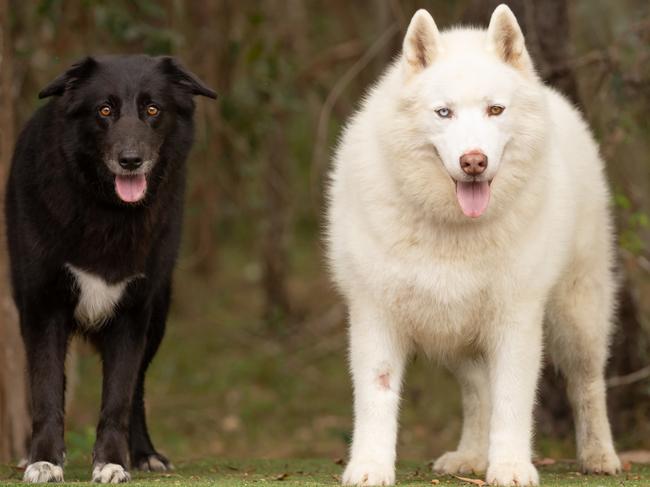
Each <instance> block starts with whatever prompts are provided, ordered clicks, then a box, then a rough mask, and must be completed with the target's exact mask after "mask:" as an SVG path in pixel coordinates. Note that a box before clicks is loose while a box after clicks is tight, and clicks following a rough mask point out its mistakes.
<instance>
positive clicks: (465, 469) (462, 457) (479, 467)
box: [433, 451, 487, 475]
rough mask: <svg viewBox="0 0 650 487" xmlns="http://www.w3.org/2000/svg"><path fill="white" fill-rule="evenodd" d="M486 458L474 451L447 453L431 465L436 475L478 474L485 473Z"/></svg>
mask: <svg viewBox="0 0 650 487" xmlns="http://www.w3.org/2000/svg"><path fill="white" fill-rule="evenodd" d="M486 468H487V458H486V456H485V455H482V454H481V453H479V452H475V451H448V452H447V453H445V454H444V455H442V456H441V457H439V458H438V459H437V460H436V462H435V463H434V464H433V470H434V471H435V472H438V473H446V474H452V475H453V474H456V473H479V472H485V469H486Z"/></svg>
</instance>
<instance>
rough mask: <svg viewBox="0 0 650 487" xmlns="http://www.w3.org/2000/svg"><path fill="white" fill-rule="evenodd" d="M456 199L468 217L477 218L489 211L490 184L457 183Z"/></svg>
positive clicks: (476, 182)
mask: <svg viewBox="0 0 650 487" xmlns="http://www.w3.org/2000/svg"><path fill="white" fill-rule="evenodd" d="M456 197H457V198H458V203H460V208H461V209H462V210H463V213H465V215H466V216H469V217H470V218H477V217H479V216H481V215H482V214H483V213H484V212H485V210H487V207H488V203H489V202H490V183H488V182H487V181H480V182H479V181H475V182H469V183H466V182H461V181H459V182H458V183H456Z"/></svg>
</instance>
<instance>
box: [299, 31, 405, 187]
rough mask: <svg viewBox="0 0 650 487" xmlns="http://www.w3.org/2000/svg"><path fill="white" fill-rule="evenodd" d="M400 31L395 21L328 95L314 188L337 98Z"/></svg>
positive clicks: (316, 151) (315, 155)
mask: <svg viewBox="0 0 650 487" xmlns="http://www.w3.org/2000/svg"><path fill="white" fill-rule="evenodd" d="M398 32H399V25H398V24H397V23H396V22H394V23H393V24H391V25H390V26H389V27H388V28H387V29H386V30H385V31H384V33H383V34H382V35H381V36H379V37H378V38H377V40H376V41H375V42H374V43H373V44H372V45H371V46H370V47H369V48H368V50H367V51H366V52H365V53H364V55H363V56H361V57H360V58H359V60H357V62H355V63H354V64H353V65H352V66H350V68H349V69H348V70H347V71H346V72H345V73H343V76H341V77H340V78H339V80H338V81H337V82H336V84H335V85H334V87H333V88H332V90H331V91H330V92H329V94H328V95H327V98H326V99H325V102H324V103H323V107H322V108H321V111H320V115H319V117H318V126H317V129H316V141H315V144H314V152H313V156H312V164H311V182H312V188H315V187H317V185H318V182H319V181H320V180H321V174H322V173H323V170H322V169H323V166H324V165H325V164H324V159H325V157H324V154H325V146H326V145H327V132H328V130H327V127H328V126H329V121H330V117H331V114H332V109H333V108H334V105H335V104H336V102H337V100H338V99H339V97H340V96H341V94H342V93H343V91H344V90H345V88H347V86H348V85H349V84H350V82H352V80H354V79H355V78H356V77H357V76H358V75H359V73H360V72H361V71H362V70H363V69H364V68H365V67H366V66H367V65H368V64H370V61H372V59H373V58H374V57H375V56H377V55H378V54H379V53H380V52H381V50H382V49H383V48H384V46H385V45H386V44H388V42H389V41H390V40H391V39H392V38H393V36H394V35H395V34H397V33H398ZM314 193H315V194H318V193H320V191H315V192H314Z"/></svg>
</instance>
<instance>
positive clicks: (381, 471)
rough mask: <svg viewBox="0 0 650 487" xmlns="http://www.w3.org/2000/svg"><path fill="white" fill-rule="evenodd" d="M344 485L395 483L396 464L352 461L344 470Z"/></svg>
mask: <svg viewBox="0 0 650 487" xmlns="http://www.w3.org/2000/svg"><path fill="white" fill-rule="evenodd" d="M341 483H342V484H343V485H363V486H365V485H393V484H394V483H395V466H394V465H393V464H391V463H380V462H374V461H369V462H358V461H354V460H352V461H350V463H348V466H347V467H346V468H345V472H343V478H342V481H341Z"/></svg>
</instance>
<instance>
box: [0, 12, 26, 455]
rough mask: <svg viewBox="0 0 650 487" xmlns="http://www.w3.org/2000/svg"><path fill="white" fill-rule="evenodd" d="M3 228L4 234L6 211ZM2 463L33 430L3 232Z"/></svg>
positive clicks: (8, 91)
mask: <svg viewBox="0 0 650 487" xmlns="http://www.w3.org/2000/svg"><path fill="white" fill-rule="evenodd" d="M8 3H9V2H8V0H0V106H1V107H2V109H1V110H0V199H1V201H2V202H3V203H2V204H4V191H5V185H6V180H7V172H8V168H9V162H10V159H11V151H12V146H13V140H14V115H13V93H12V91H13V90H12V75H13V71H12V49H11V45H10V41H11V34H10V31H9V30H10V25H9V5H8ZM1 214H2V216H0V225H2V229H3V230H4V226H5V222H4V211H2V213H1ZM0 234H1V235H2V239H1V241H0V462H8V461H11V460H16V459H18V458H22V457H24V456H25V453H26V451H27V450H26V449H27V441H28V437H29V430H30V419H29V409H28V401H27V381H26V374H25V370H26V368H25V356H24V352H23V344H22V340H21V337H20V332H19V329H18V314H17V313H16V310H15V308H14V304H13V300H12V297H11V290H10V289H9V285H8V272H9V265H8V258H7V251H6V241H5V238H4V231H2V232H0Z"/></svg>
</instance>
